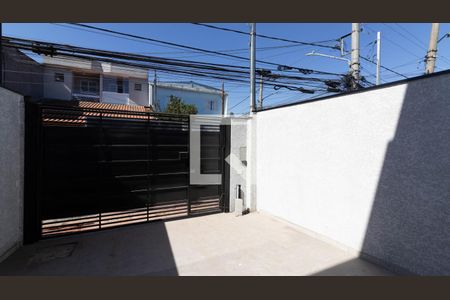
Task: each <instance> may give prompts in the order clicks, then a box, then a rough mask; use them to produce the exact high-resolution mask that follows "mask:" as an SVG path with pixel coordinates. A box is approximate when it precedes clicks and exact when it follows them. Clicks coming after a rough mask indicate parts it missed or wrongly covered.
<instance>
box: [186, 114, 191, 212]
mask: <svg viewBox="0 0 450 300" xmlns="http://www.w3.org/2000/svg"><path fill="white" fill-rule="evenodd" d="M187 118H188V119H187V126H188V131H187V136H188V140H187V159H188V163H187V165H188V167H187V169H188V172H187V206H188V211H187V215H188V216H190V215H191V117H190V116H188V117H187Z"/></svg>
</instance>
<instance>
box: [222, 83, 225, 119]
mask: <svg viewBox="0 0 450 300" xmlns="http://www.w3.org/2000/svg"><path fill="white" fill-rule="evenodd" d="M223 115H225V84H224V83H223V82H222V116H223Z"/></svg>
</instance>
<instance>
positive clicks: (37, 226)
mask: <svg viewBox="0 0 450 300" xmlns="http://www.w3.org/2000/svg"><path fill="white" fill-rule="evenodd" d="M189 127H190V125H189V116H185V115H169V114H159V113H151V112H148V111H123V110H120V111H119V110H110V109H109V110H106V109H93V108H80V107H68V106H62V105H59V106H58V105H36V104H27V134H26V136H27V142H26V143H27V149H28V150H27V154H26V156H27V159H26V164H27V167H26V186H27V188H26V195H25V197H26V202H25V217H26V222H25V238H26V241H34V240H36V239H38V238H41V237H50V236H55V235H61V234H69V233H76V232H82V231H91V230H98V229H104V228H110V227H116V226H122V225H126V224H132V223H140V222H147V221H152V220H160V219H166V218H176V217H187V216H195V215H200V214H206V213H215V212H222V211H224V210H226V209H227V207H228V193H227V188H225V185H226V176H222V177H223V178H224V180H223V182H222V184H220V185H190V182H189V170H190V168H189V136H190V135H189ZM228 130H229V129H228V128H226V127H224V126H217V127H216V128H209V130H207V131H205V132H202V136H204V137H205V138H203V141H207V143H208V144H207V145H203V144H202V145H201V146H202V148H204V147H206V148H207V149H208V151H202V155H201V157H202V160H204V161H205V162H208V163H205V164H203V165H204V167H206V168H208V166H213V169H219V170H221V172H222V173H223V174H225V173H226V172H225V170H226V168H225V160H224V157H225V155H226V154H227V153H226V152H227V148H226V136H227V132H228ZM218 166H220V167H218ZM207 171H208V170H205V172H207Z"/></svg>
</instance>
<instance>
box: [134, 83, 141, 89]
mask: <svg viewBox="0 0 450 300" xmlns="http://www.w3.org/2000/svg"><path fill="white" fill-rule="evenodd" d="M134 90H135V91H142V84H140V83H135V84H134Z"/></svg>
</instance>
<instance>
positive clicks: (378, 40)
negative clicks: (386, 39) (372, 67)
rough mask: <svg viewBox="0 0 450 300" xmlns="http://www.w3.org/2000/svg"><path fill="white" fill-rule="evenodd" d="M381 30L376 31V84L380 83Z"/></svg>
mask: <svg viewBox="0 0 450 300" xmlns="http://www.w3.org/2000/svg"><path fill="white" fill-rule="evenodd" d="M380 55H381V32H379V31H378V32H377V85H379V84H380V80H381V78H380V64H381V57H380Z"/></svg>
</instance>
